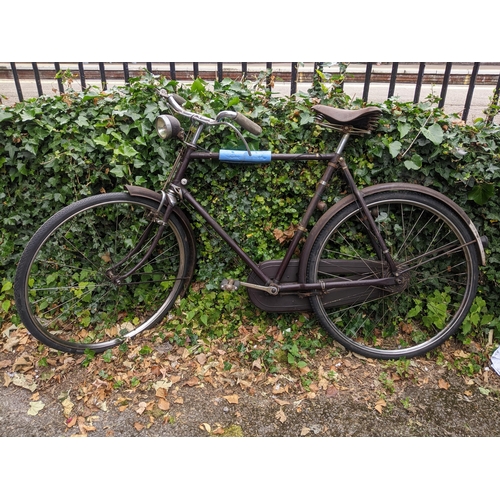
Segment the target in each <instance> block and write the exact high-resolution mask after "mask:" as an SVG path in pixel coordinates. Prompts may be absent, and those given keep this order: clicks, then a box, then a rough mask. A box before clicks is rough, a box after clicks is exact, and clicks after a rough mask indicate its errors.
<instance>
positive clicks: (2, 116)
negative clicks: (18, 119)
mask: <svg viewBox="0 0 500 500" xmlns="http://www.w3.org/2000/svg"><path fill="white" fill-rule="evenodd" d="M13 116H14V115H13V114H12V113H9V112H8V111H7V110H5V109H0V122H3V121H4V120H8V119H9V118H12V117H13Z"/></svg>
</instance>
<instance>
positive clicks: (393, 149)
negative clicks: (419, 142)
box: [389, 141, 402, 158]
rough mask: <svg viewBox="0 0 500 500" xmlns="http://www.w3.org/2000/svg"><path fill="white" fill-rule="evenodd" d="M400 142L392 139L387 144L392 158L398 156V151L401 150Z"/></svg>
mask: <svg viewBox="0 0 500 500" xmlns="http://www.w3.org/2000/svg"><path fill="white" fill-rule="evenodd" d="M401 147H402V144H401V143H400V142H399V141H394V142H391V143H390V144H389V153H391V156H392V157H393V158H396V156H398V154H399V152H400V151H401Z"/></svg>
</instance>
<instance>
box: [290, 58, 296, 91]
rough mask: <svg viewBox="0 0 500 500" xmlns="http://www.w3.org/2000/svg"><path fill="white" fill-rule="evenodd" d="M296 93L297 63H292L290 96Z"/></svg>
mask: <svg viewBox="0 0 500 500" xmlns="http://www.w3.org/2000/svg"><path fill="white" fill-rule="evenodd" d="M295 93H297V63H296V62H293V63H292V75H291V77H290V95H293V94H295Z"/></svg>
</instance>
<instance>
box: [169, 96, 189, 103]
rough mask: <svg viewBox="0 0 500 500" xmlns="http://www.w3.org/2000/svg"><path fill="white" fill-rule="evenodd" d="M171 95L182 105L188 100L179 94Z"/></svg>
mask: <svg viewBox="0 0 500 500" xmlns="http://www.w3.org/2000/svg"><path fill="white" fill-rule="evenodd" d="M170 97H173V99H174V101H175V102H176V103H177V104H179V105H180V106H184V103H185V102H186V99H184V98H183V97H181V96H180V95H177V94H170Z"/></svg>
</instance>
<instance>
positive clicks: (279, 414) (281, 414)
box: [276, 408, 286, 424]
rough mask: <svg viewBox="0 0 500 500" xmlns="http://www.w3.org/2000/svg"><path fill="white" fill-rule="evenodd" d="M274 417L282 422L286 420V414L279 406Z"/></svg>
mask: <svg viewBox="0 0 500 500" xmlns="http://www.w3.org/2000/svg"><path fill="white" fill-rule="evenodd" d="M276 418H277V419H278V420H279V421H280V422H281V423H282V424H283V423H285V422H286V415H285V412H284V411H283V408H280V409H279V411H277V412H276Z"/></svg>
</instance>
